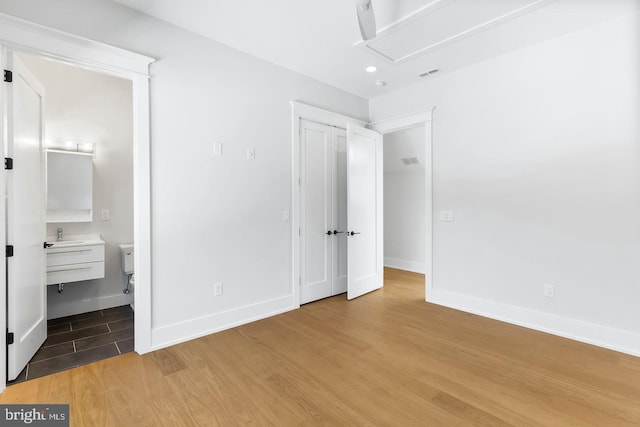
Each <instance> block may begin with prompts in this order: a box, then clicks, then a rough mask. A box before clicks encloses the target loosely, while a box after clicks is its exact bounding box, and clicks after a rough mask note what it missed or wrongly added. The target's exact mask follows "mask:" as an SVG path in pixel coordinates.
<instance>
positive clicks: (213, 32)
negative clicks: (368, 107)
mask: <svg viewBox="0 0 640 427" xmlns="http://www.w3.org/2000/svg"><path fill="white" fill-rule="evenodd" d="M114 1H117V2H118V3H121V4H124V5H126V6H129V7H131V8H133V9H137V10H139V11H141V12H144V13H146V14H148V15H151V16H153V17H156V18H158V19H161V20H164V21H167V22H169V23H171V24H174V25H176V26H179V27H182V28H184V29H187V30H190V31H192V32H195V33H198V34H200V35H202V36H205V37H208V38H210V39H213V40H216V41H218V42H220V43H223V44H226V45H228V46H231V47H233V48H236V49H238V50H241V51H243V52H246V53H248V54H251V55H253V56H256V57H258V58H262V59H264V60H266V61H269V62H272V63H275V64H278V65H280V66H283V67H285V68H288V69H291V70H293V71H296V72H298V73H301V74H304V75H307V76H309V77H312V78H314V79H316V80H319V81H322V82H324V83H327V84H329V85H332V86H335V87H338V88H340V89H343V90H346V91H348V92H351V93H354V94H357V95H360V96H363V97H365V98H372V97H376V96H379V95H382V94H384V93H387V92H389V91H393V90H396V89H399V88H401V87H404V86H407V85H411V84H414V83H417V82H419V81H421V79H425V78H427V79H434V78H438V77H439V76H440V75H442V74H444V73H447V72H451V71H453V70H456V69H459V68H462V67H465V66H468V65H470V64H473V63H476V62H479V61H483V60H486V59H488V58H491V57H493V56H497V55H500V54H504V53H507V52H510V51H513V50H516V49H520V48H522V47H525V46H528V45H531V44H534V43H537V42H540V41H542V40H546V39H550V38H553V37H557V36H559V35H562V34H566V33H569V32H573V31H576V30H578V29H580V28H583V27H586V26H589V25H593V24H596V23H598V22H602V21H605V20H608V19H611V18H613V17H615V16H618V15H622V14H625V13H629V12H631V11H633V10H637V9H638V8H640V0H372V1H373V8H374V11H375V15H376V21H377V27H378V36H377V37H376V38H375V39H373V40H371V41H370V43H363V42H362V41H361V38H360V34H359V30H358V23H357V18H356V12H355V6H354V2H353V0H242V1H238V0H180V1H175V0H114ZM368 45H370V46H368ZM381 53H382V54H384V55H382V54H381ZM369 65H375V66H376V67H377V68H378V70H377V71H376V72H375V73H371V74H369V73H366V72H365V70H364V69H365V67H367V66H369ZM432 69H438V70H439V72H438V73H437V74H432V75H430V76H427V77H419V74H422V73H424V72H426V71H429V70H432ZM376 80H384V81H385V82H386V83H387V84H386V86H383V87H379V86H376V85H375V84H374V83H375V81H376Z"/></svg>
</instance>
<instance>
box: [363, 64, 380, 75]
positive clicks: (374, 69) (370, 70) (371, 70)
mask: <svg viewBox="0 0 640 427" xmlns="http://www.w3.org/2000/svg"><path fill="white" fill-rule="evenodd" d="M365 70H366V71H367V73H375V72H376V70H377V68H376V66H375V65H369V66H368V67H367V68H365Z"/></svg>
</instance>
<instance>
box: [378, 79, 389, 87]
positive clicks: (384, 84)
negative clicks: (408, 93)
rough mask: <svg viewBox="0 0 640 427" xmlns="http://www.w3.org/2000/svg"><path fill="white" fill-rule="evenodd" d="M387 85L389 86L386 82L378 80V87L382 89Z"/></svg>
mask: <svg viewBox="0 0 640 427" xmlns="http://www.w3.org/2000/svg"><path fill="white" fill-rule="evenodd" d="M386 85H387V82H385V81H384V80H376V86H379V87H382V86H386Z"/></svg>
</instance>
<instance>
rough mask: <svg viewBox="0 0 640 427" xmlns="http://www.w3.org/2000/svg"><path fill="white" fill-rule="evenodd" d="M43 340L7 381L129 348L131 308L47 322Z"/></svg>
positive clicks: (61, 369) (57, 370)
mask: <svg viewBox="0 0 640 427" xmlns="http://www.w3.org/2000/svg"><path fill="white" fill-rule="evenodd" d="M47 323H48V325H47V326H48V331H47V340H46V341H45V342H44V344H43V345H42V347H40V350H38V352H37V353H36V354H35V355H34V356H33V358H32V359H31V360H30V361H29V364H28V365H27V367H26V368H24V370H23V371H22V372H21V373H20V375H18V378H16V379H15V380H14V381H10V382H9V384H16V383H19V382H22V381H26V380H31V379H33V378H38V377H42V376H45V375H49V374H53V373H55V372H59V371H64V370H65V369H70V368H75V367H77V366H80V365H86V364H87V363H91V362H97V361H98V360H103V359H107V358H109V357H113V356H117V355H119V354H122V353H128V352H130V351H133V310H131V307H129V306H128V305H125V306H122V307H114V308H109V309H105V310H98V311H92V312H90V313H82V314H76V315H74V316H68V317H61V318H59V319H52V320H49V321H48V322H47Z"/></svg>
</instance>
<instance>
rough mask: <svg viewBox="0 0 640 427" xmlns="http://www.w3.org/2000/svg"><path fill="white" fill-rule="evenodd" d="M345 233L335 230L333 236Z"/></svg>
mask: <svg viewBox="0 0 640 427" xmlns="http://www.w3.org/2000/svg"><path fill="white" fill-rule="evenodd" d="M342 233H344V231H338V230H333V234H342Z"/></svg>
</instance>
